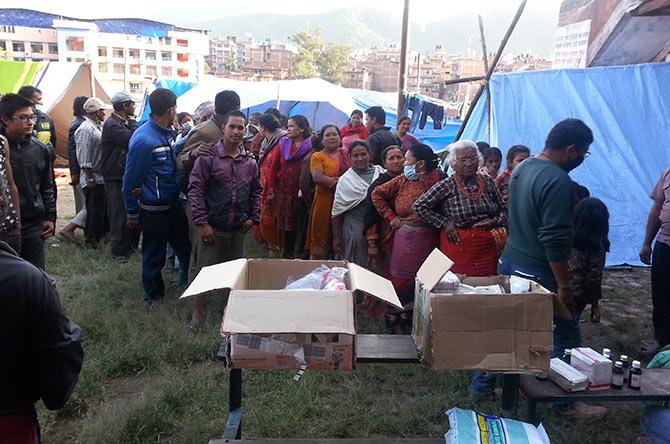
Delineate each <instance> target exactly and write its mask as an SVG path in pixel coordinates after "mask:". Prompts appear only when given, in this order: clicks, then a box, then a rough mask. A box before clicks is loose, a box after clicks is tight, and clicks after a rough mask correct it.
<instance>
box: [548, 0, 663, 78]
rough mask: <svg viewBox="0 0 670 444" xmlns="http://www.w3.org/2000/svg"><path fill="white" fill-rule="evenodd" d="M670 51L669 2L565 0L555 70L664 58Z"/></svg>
mask: <svg viewBox="0 0 670 444" xmlns="http://www.w3.org/2000/svg"><path fill="white" fill-rule="evenodd" d="M669 54H670V0H563V3H562V4H561V9H560V12H559V18H558V28H557V29H556V45H555V50H554V60H553V67H554V68H572V67H587V66H610V65H627V64H634V63H647V62H662V61H666V60H668V59H669Z"/></svg>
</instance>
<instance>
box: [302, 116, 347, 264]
mask: <svg viewBox="0 0 670 444" xmlns="http://www.w3.org/2000/svg"><path fill="white" fill-rule="evenodd" d="M340 143H341V139H340V131H339V129H338V128H337V127H336V126H335V125H326V126H324V127H323V128H321V132H320V133H319V136H318V137H317V140H316V144H315V145H316V148H317V149H318V148H321V150H320V151H317V152H315V153H314V154H312V158H311V160H310V164H309V169H310V171H311V174H312V179H313V180H314V183H315V184H316V188H315V191H314V200H313V201H312V209H311V214H310V218H309V225H310V229H309V239H308V240H307V242H308V245H309V252H310V257H311V259H328V258H329V257H330V253H331V245H332V239H333V235H332V230H331V223H330V221H331V218H330V213H331V211H332V209H333V199H334V198H335V187H336V186H337V182H338V179H339V177H340V176H341V175H342V174H344V172H345V171H347V170H348V169H349V166H350V165H349V154H348V153H347V151H346V150H344V149H343V148H341V147H340Z"/></svg>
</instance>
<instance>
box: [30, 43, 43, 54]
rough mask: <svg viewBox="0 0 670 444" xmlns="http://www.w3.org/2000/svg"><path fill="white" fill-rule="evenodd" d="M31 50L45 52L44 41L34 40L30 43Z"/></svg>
mask: <svg viewBox="0 0 670 444" xmlns="http://www.w3.org/2000/svg"><path fill="white" fill-rule="evenodd" d="M30 51H32V52H44V43H42V42H32V43H31V44H30Z"/></svg>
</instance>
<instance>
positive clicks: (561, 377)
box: [549, 358, 589, 392]
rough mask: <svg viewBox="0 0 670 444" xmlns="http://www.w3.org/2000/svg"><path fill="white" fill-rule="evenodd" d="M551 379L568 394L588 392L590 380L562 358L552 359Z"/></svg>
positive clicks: (550, 366) (550, 364) (550, 367)
mask: <svg viewBox="0 0 670 444" xmlns="http://www.w3.org/2000/svg"><path fill="white" fill-rule="evenodd" d="M549 379H551V381H552V382H553V383H554V384H556V385H558V386H559V387H560V388H562V389H563V390H565V391H566V392H579V391H582V390H586V387H587V386H588V385H589V378H588V376H586V375H585V374H584V373H582V372H580V371H579V370H577V369H576V368H574V367H572V366H571V365H569V364H568V363H566V362H563V360H562V359H560V358H552V359H551V362H550V363H549Z"/></svg>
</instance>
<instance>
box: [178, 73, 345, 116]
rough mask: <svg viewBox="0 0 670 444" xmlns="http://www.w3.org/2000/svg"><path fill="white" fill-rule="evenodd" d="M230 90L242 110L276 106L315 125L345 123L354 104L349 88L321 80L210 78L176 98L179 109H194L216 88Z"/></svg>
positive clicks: (256, 109)
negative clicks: (235, 96)
mask: <svg viewBox="0 0 670 444" xmlns="http://www.w3.org/2000/svg"><path fill="white" fill-rule="evenodd" d="M226 89H229V90H233V91H235V92H237V94H239V95H240V101H241V105H242V110H243V111H247V112H249V113H252V112H263V111H265V110H266V109H267V108H269V107H277V103H278V102H279V107H278V108H279V110H280V111H281V112H282V113H283V114H285V115H288V116H294V115H297V114H301V115H304V116H305V117H307V119H309V121H310V122H312V124H313V125H314V126H315V128H320V127H321V126H323V125H325V124H327V123H335V124H344V123H346V121H347V119H348V118H349V115H350V114H351V112H352V111H353V110H354V109H356V103H355V102H354V100H353V99H352V98H351V96H350V94H349V93H348V91H347V90H346V89H344V88H341V87H339V86H337V85H333V84H332V83H329V82H327V81H325V80H322V79H305V80H280V81H273V82H245V81H239V80H230V79H221V78H212V79H206V80H205V81H203V82H201V83H200V84H198V85H196V86H194V87H193V88H191V89H190V90H189V91H187V92H185V93H184V94H182V95H181V96H179V98H178V99H177V107H178V109H179V110H184V111H191V112H192V111H193V110H195V108H196V107H197V106H198V105H199V104H201V103H202V102H205V101H207V100H213V99H214V96H216V94H217V93H218V92H219V91H223V90H226Z"/></svg>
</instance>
